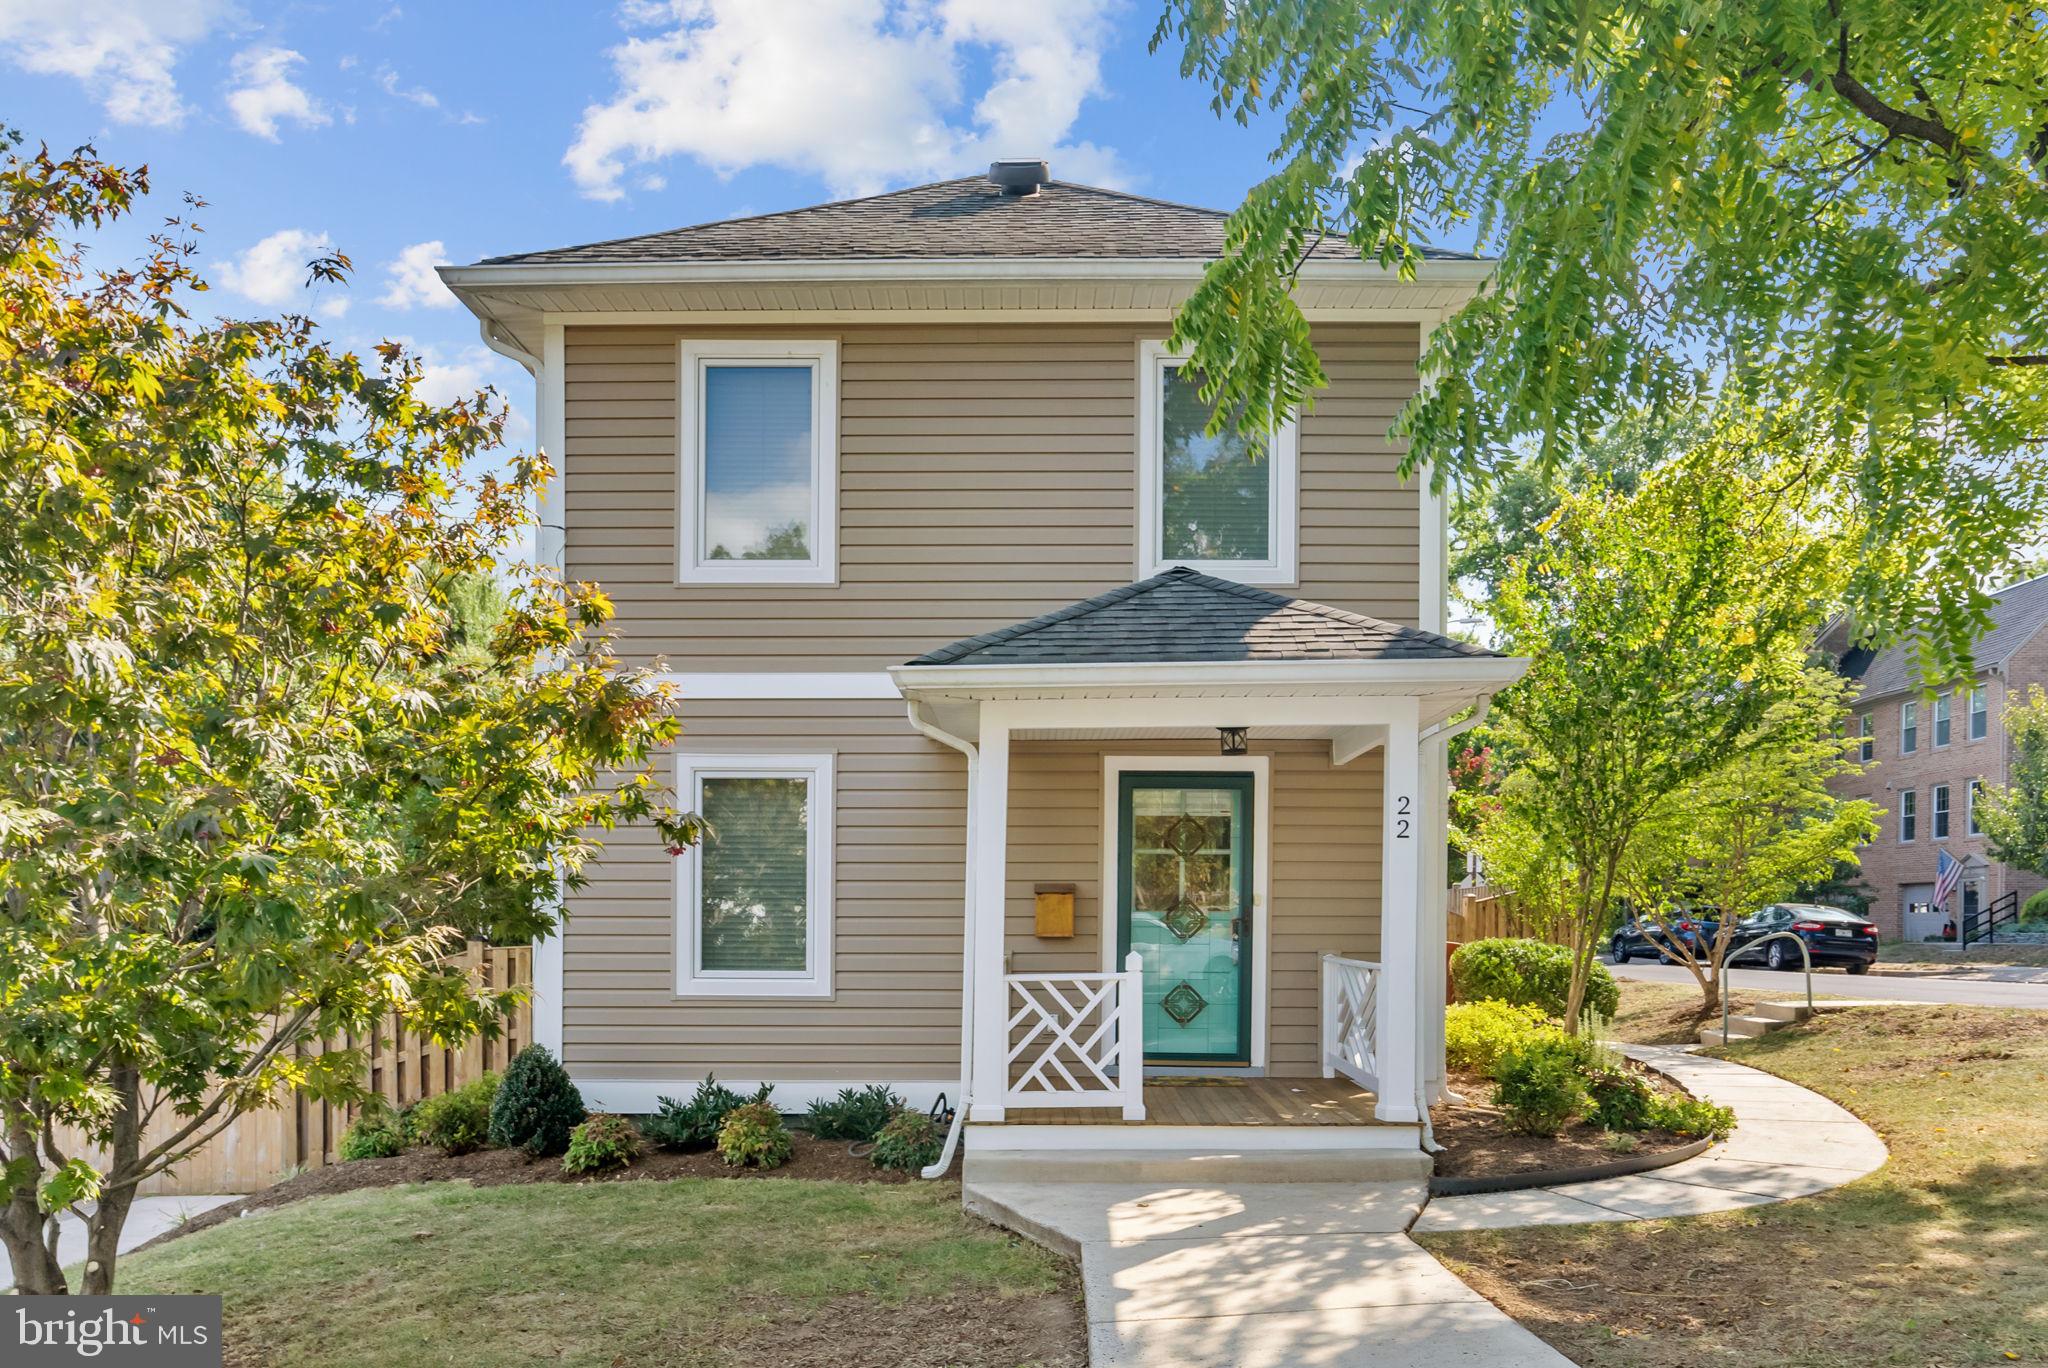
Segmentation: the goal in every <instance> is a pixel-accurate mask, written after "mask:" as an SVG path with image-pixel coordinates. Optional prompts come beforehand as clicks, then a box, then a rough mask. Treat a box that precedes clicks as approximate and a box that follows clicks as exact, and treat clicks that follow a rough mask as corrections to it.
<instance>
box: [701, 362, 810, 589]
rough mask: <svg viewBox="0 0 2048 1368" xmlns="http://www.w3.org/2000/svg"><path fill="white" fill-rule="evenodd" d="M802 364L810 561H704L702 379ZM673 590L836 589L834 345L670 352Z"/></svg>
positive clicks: (705, 549) (706, 549) (707, 548)
mask: <svg viewBox="0 0 2048 1368" xmlns="http://www.w3.org/2000/svg"><path fill="white" fill-rule="evenodd" d="M776 361H785V362H791V363H796V362H803V363H808V366H809V368H810V371H811V523H810V540H811V559H809V560H807V561H760V560H706V559H704V553H705V552H706V551H708V550H710V548H709V547H707V546H705V545H704V544H703V543H704V537H703V528H702V522H703V515H704V508H703V503H704V500H703V495H702V492H701V491H702V488H703V483H704V480H703V474H704V404H703V393H704V372H705V370H706V369H707V368H708V367H710V366H715V365H719V364H732V365H742V366H744V365H759V364H761V363H763V362H776ZM676 376H677V385H676V583H677V584H678V585H693V584H752V585H778V584H812V585H816V584H826V585H836V584H837V583H839V344H838V343H837V342H835V341H831V340H822V339H821V340H817V341H793V340H784V339H777V340H772V341H763V340H759V339H739V340H724V339H711V340H690V341H684V342H682V343H680V344H678V347H677V368H676Z"/></svg>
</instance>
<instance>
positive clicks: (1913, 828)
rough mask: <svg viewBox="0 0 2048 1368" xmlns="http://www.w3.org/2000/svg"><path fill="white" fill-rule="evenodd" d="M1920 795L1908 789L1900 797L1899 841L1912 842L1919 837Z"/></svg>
mask: <svg viewBox="0 0 2048 1368" xmlns="http://www.w3.org/2000/svg"><path fill="white" fill-rule="evenodd" d="M1919 825H1920V794H1919V792H1918V791H1917V790H1915V789H1907V790H1906V791H1905V792H1904V793H1901V794H1900V795H1899V840H1901V841H1911V840H1914V839H1915V838H1916V837H1918V835H1919V830H1918V828H1919Z"/></svg>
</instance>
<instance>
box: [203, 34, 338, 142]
mask: <svg viewBox="0 0 2048 1368" xmlns="http://www.w3.org/2000/svg"><path fill="white" fill-rule="evenodd" d="M305 60H306V59H305V58H304V57H301V56H300V55H299V54H298V53H296V52H294V51H292V50H291V49H290V48H281V47H253V48H248V49H246V50H244V51H242V52H238V53H236V54H235V60H234V64H233V71H234V80H235V85H234V87H233V88H232V89H230V90H229V91H228V109H229V111H230V112H231V113H233V114H234V116H235V122H236V123H238V124H240V125H241V126H242V129H243V131H244V132H248V133H254V134H255V135H256V136H257V137H259V138H268V139H269V140H270V141H271V142H276V141H277V125H278V122H279V121H280V120H286V119H288V120H290V121H291V122H293V123H295V124H298V125H299V126H300V127H302V128H317V127H319V126H320V125H321V124H327V123H332V122H334V120H333V119H332V118H331V117H330V116H329V115H328V113H327V111H326V110H324V109H322V108H321V107H320V105H319V102H318V101H316V100H315V99H314V98H313V97H312V96H311V95H309V94H307V93H306V92H305V90H304V89H302V88H301V87H299V86H296V85H293V84H292V77H291V73H292V68H293V67H296V66H299V65H301V64H302V63H304V62H305Z"/></svg>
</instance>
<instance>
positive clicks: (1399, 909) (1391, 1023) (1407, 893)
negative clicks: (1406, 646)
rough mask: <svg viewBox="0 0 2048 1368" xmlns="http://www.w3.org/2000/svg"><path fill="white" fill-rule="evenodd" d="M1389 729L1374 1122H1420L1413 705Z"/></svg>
mask: <svg viewBox="0 0 2048 1368" xmlns="http://www.w3.org/2000/svg"><path fill="white" fill-rule="evenodd" d="M1389 701H1391V702H1395V703H1396V704H1397V705H1398V710H1397V712H1396V714H1395V715H1394V716H1393V717H1392V718H1390V719H1389V721H1388V723H1387V744H1386V750H1385V753H1384V754H1385V759H1384V765H1385V770H1384V773H1385V776H1386V794H1385V802H1384V811H1383V815H1382V819H1381V820H1382V824H1383V838H1382V844H1381V856H1380V963H1381V964H1382V965H1383V966H1385V972H1384V973H1382V974H1381V976H1380V985H1379V998H1378V1003H1379V1021H1378V1023H1377V1025H1378V1030H1377V1032H1376V1034H1377V1036H1378V1039H1377V1042H1376V1045H1377V1053H1378V1055H1379V1083H1380V1086H1379V1093H1378V1102H1377V1105H1375V1107H1374V1108H1373V1114H1374V1115H1375V1116H1377V1117H1378V1118H1379V1119H1380V1120H1382V1121H1419V1120H1421V1119H1422V1118H1421V1114H1420V1112H1419V1111H1418V1110H1417V1108H1416V1105H1415V1098H1416V1092H1417V1089H1418V1087H1419V1085H1420V1083H1421V1065H1422V1010H1423V1009H1422V998H1423V994H1422V991H1421V987H1422V985H1421V982H1420V980H1421V978H1422V965H1421V960H1420V953H1421V941H1422V924H1423V916H1422V882H1421V873H1422V869H1423V863H1422V859H1421V854H1420V852H1421V848H1422V844H1423V841H1424V839H1425V833H1426V832H1428V831H1429V829H1430V828H1429V825H1428V823H1426V822H1425V821H1424V820H1423V817H1422V783H1421V765H1420V763H1419V762H1420V755H1419V752H1418V744H1419V734H1420V727H1419V726H1418V725H1417V722H1418V718H1419V709H1418V707H1417V704H1416V701H1415V700H1414V699H1412V698H1409V699H1399V700H1389Z"/></svg>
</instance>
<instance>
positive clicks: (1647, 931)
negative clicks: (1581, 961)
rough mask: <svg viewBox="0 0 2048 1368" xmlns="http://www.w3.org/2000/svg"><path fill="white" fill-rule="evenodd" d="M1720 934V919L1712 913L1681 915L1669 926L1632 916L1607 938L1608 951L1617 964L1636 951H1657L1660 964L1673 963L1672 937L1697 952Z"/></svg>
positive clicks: (1654, 952)
mask: <svg viewBox="0 0 2048 1368" xmlns="http://www.w3.org/2000/svg"><path fill="white" fill-rule="evenodd" d="M1720 934H1721V923H1719V922H1717V921H1715V920H1714V919H1713V918H1712V917H1678V918H1675V919H1674V920H1673V921H1672V922H1671V925H1670V926H1669V927H1668V928H1667V927H1665V926H1664V925H1663V924H1662V923H1659V922H1646V921H1637V920H1635V919H1633V918H1631V919H1630V920H1628V921H1625V922H1623V923H1622V924H1621V925H1620V926H1619V927H1617V928H1615V932H1614V935H1613V936H1612V937H1610V938H1609V940H1608V942H1607V953H1608V956H1609V958H1611V959H1612V960H1613V961H1614V962H1615V963H1616V964H1627V963H1628V962H1629V961H1630V960H1632V959H1634V958H1635V957H1636V956H1637V955H1655V956H1656V957H1657V962H1658V963H1659V964H1670V963H1672V962H1673V961H1674V960H1676V959H1677V956H1676V955H1675V954H1673V953H1672V950H1671V941H1670V939H1668V938H1670V937H1675V938H1676V939H1677V942H1678V944H1680V945H1683V946H1684V947H1685V948H1686V949H1688V950H1690V951H1692V952H1693V954H1694V955H1696V956H1697V955H1702V954H1704V953H1706V949H1707V947H1711V946H1712V945H1713V943H1714V937H1716V936H1718V935H1720Z"/></svg>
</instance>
